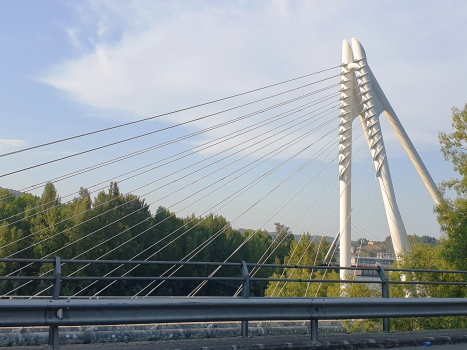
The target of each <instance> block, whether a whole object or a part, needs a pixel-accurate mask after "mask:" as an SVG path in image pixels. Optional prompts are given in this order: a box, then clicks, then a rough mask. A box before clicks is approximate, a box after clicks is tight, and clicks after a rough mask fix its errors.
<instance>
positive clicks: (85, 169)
mask: <svg viewBox="0 0 467 350" xmlns="http://www.w3.org/2000/svg"><path fill="white" fill-rule="evenodd" d="M336 86H339V84H333V85H329V86H327V87H324V88H321V89H318V90H315V91H312V92H310V93H307V94H304V95H301V96H298V97H295V98H293V99H290V100H287V101H284V102H281V103H279V104H276V105H273V106H269V107H267V108H264V109H261V110H258V111H255V112H252V113H248V114H245V115H243V116H241V117H237V118H234V119H231V120H228V121H226V122H222V123H219V124H216V125H213V126H210V127H208V128H205V129H202V130H198V131H196V132H193V133H190V134H187V135H184V136H180V137H178V138H175V139H172V140H169V141H165V142H162V143H160V144H157V145H154V146H150V147H147V148H144V149H142V150H138V151H135V152H132V153H128V154H126V155H124V156H120V157H117V158H113V159H111V160H108V161H105V162H101V163H98V164H95V165H92V166H90V167H87V168H83V169H80V170H76V171H74V172H71V173H68V174H65V175H61V176H59V177H56V178H54V179H49V180H47V181H43V182H39V183H37V184H34V185H31V186H29V187H25V188H22V189H21V190H20V192H24V191H30V190H34V189H37V188H40V187H42V186H43V185H44V184H46V183H47V182H58V181H62V180H64V179H68V178H70V177H73V176H77V175H81V174H83V173H86V172H89V171H93V170H95V169H98V168H101V167H104V166H107V165H110V164H114V163H117V162H120V161H122V160H126V159H128V158H132V157H134V156H138V155H141V154H143V153H146V152H150V151H153V150H156V149H158V148H161V147H165V146H167V145H171V144H173V143H176V142H179V141H183V140H186V139H188V138H191V137H194V136H197V135H201V134H203V133H205V132H208V131H211V130H214V129H217V128H221V127H224V126H226V125H229V124H232V123H235V122H237V121H240V120H243V119H247V118H250V117H252V116H255V115H258V114H261V113H263V112H267V111H269V110H272V109H274V108H277V107H281V106H283V105H286V104H289V103H292V102H295V101H298V100H300V99H303V98H306V97H309V96H312V95H315V94H318V93H320V92H323V91H326V90H329V89H331V88H333V87H336ZM327 96H330V95H326V96H324V97H327ZM324 97H322V98H319V99H317V100H315V101H319V100H321V99H323V98H324ZM315 101H312V102H315ZM312 102H309V103H312ZM309 103H308V104H309ZM306 105H307V104H305V105H302V106H306ZM297 108H299V107H297ZM292 110H294V109H292ZM288 112H289V111H287V112H284V113H282V114H285V113H288ZM279 115H281V114H279ZM269 119H271V118H269ZM257 124H258V123H257ZM253 125H255V124H253ZM223 137H225V136H223ZM219 139H220V138H219ZM214 141H215V140H212V141H209V142H214ZM209 142H207V143H209ZM197 147H200V146H196V147H193V149H194V148H197ZM107 181H108V180H107ZM91 187H94V186H91ZM75 193H78V192H75ZM11 197H14V195H11V196H8V197H2V198H0V200H4V199H7V198H11Z"/></svg>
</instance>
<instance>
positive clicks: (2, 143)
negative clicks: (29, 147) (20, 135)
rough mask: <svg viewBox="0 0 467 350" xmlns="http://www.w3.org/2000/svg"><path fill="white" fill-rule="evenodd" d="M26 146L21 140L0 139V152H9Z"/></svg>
mask: <svg viewBox="0 0 467 350" xmlns="http://www.w3.org/2000/svg"><path fill="white" fill-rule="evenodd" d="M24 146H26V142H25V141H23V140H7V139H0V152H1V153H4V152H10V151H14V150H16V149H18V148H21V147H24Z"/></svg>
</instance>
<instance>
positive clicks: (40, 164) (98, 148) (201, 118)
mask: <svg viewBox="0 0 467 350" xmlns="http://www.w3.org/2000/svg"><path fill="white" fill-rule="evenodd" d="M340 75H341V74H338V75H335V76H332V77H330V78H326V79H322V80H318V81H316V82H313V83H310V84H306V85H303V86H301V87H298V88H295V89H291V90H288V91H285V92H281V93H278V94H275V95H271V96H268V97H265V98H262V99H259V100H256V101H253V102H249V103H245V104H243V105H240V106H236V107H233V108H229V109H225V110H223V111H221V112H216V113H212V114H209V115H206V116H203V117H199V118H196V119H192V120H190V121H186V122H183V123H178V124H175V125H172V126H168V127H165V128H161V129H158V130H155V131H151V132H148V133H144V134H141V135H137V136H134V137H130V138H127V139H124V140H120V141H116V142H112V143H109V144H106V145H103V146H99V147H95V148H91V149H88V150H85V151H81V152H78V153H74V154H71V155H68V156H64V157H60V158H56V159H54V160H51V161H47V162H43V163H39V164H36V165H32V166H29V167H26V168H23V169H19V170H15V171H12V172H9V173H5V174H1V175H0V178H1V177H5V176H9V175H13V174H17V173H20V172H23V171H26V170H30V169H34V168H37V167H40V166H44V165H48V164H52V163H55V162H58V161H62V160H65V159H70V158H73V157H76V156H79V155H82V154H86V153H89V152H94V151H97V150H100V149H103V148H107V147H110V146H115V145H118V144H121V143H124V142H128V141H132V140H135V139H138V138H141V137H145V136H148V135H153V134H155V133H158V132H161V131H166V130H170V129H173V128H175V127H178V126H182V125H186V124H189V123H192V122H195V121H199V120H203V119H206V118H210V117H212V116H215V115H219V114H221V113H225V112H229V111H232V110H235V109H238V108H242V107H245V106H248V105H251V104H254V103H257V102H260V101H264V100H267V99H270V98H273V97H277V96H279V95H283V94H285V93H288V92H291V91H295V90H298V89H302V88H304V87H307V86H310V85H314V84H318V83H321V82H323V81H326V80H329V79H333V78H335V77H338V76H340Z"/></svg>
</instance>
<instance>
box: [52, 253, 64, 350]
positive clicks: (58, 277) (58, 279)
mask: <svg viewBox="0 0 467 350" xmlns="http://www.w3.org/2000/svg"><path fill="white" fill-rule="evenodd" d="M54 275H55V284H54V291H53V295H52V299H53V300H59V299H60V287H61V283H62V264H61V262H60V257H59V256H56V257H55V262H54ZM58 341H59V335H58V326H51V327H50V328H49V345H52V346H53V350H58Z"/></svg>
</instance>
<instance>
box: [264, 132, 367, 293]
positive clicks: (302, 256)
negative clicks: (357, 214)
mask: <svg viewBox="0 0 467 350" xmlns="http://www.w3.org/2000/svg"><path fill="white" fill-rule="evenodd" d="M363 134H364V132H363V133H362V134H360V135H359V136H358V137H357V138H356V139H355V140H353V142H354V141H356V140H357V139H358V138H359V137H360V136H361V135H363ZM364 145H365V143H363V144H362V146H360V148H359V149H358V150H357V152H355V154H353V155H352V158H354V157H355V156H356V155H357V154H358V153H359V152H360V150H361V149H362V148H363V146H364ZM369 153H370V152H367V153H366V155H365V157H364V159H363V160H362V161H361V162H360V165H359V166H358V167H357V170H356V171H355V172H354V174H353V175H352V177H351V179H352V178H353V177H354V176H355V174H356V173H357V172H358V170H359V169H360V167H361V166H362V164H363V162H364V161H365V160H366V158H367V157H368V154H369ZM352 158H351V159H352ZM337 178H338V176H337ZM331 180H334V179H331ZM350 181H351V180H350ZM329 185H330V184H329ZM329 185H328V186H329ZM346 187H347V186H346ZM341 196H342V193H341V194H340V196H339V197H338V198H340V197H341ZM357 198H358V196H357ZM336 202H337V201H336ZM334 205H335V204H334ZM333 209H334V206H333V207H332V208H331V209H330V210H329V212H328V215H329V214H330V213H331V212H332V210H333ZM324 225H325V223H323V224H322V225H321V227H322V226H324ZM311 243H313V241H311V242H310V244H309V245H308V247H307V248H306V249H305V252H306V251H307V249H308V248H309V247H310V246H311ZM317 253H318V252H317ZM291 258H292V257H291ZM291 258H290V259H289V263H290V260H291ZM302 258H303V256H302ZM300 261H301V260H300ZM285 271H286V269H284V270H283V271H282V275H281V277H280V278H282V276H283V275H284V273H285ZM293 271H295V268H294V269H293V270H292V273H293ZM312 273H313V270H312ZM289 278H290V277H289ZM278 285H279V282H277V283H276V286H275V288H274V290H273V292H272V295H274V293H275V291H276V288H277V286H278ZM284 287H285V284H284ZM284 287H282V289H283V288H284ZM281 291H282V290H281ZM281 291H279V294H280V293H281Z"/></svg>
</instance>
